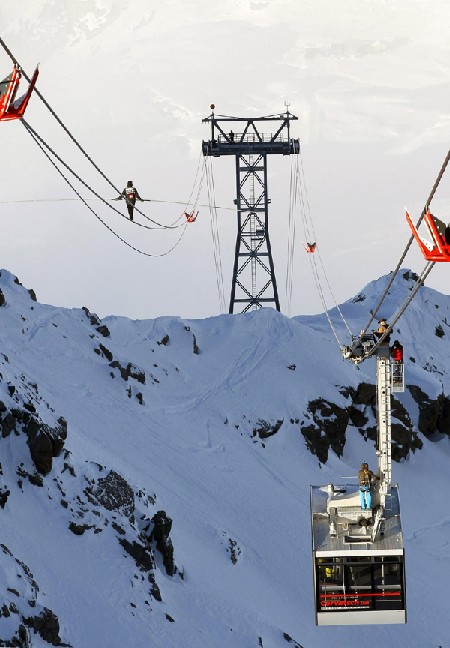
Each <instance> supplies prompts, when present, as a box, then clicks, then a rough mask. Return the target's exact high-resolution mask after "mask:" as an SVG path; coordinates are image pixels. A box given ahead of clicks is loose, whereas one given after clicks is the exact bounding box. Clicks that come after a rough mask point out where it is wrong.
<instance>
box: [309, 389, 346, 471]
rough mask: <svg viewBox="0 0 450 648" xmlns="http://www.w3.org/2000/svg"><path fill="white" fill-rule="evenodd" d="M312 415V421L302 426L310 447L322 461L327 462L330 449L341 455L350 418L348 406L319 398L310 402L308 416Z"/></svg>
mask: <svg viewBox="0 0 450 648" xmlns="http://www.w3.org/2000/svg"><path fill="white" fill-rule="evenodd" d="M311 417H312V419H313V422H312V423H310V424H309V425H304V422H302V424H301V426H300V430H301V433H302V434H303V436H304V438H305V440H306V446H307V447H308V449H309V450H310V451H311V452H312V454H314V455H316V456H317V458H318V459H319V461H320V462H321V463H326V461H327V459H328V451H329V450H330V449H331V450H333V451H334V452H335V453H336V454H337V456H338V457H341V456H342V453H343V450H344V445H345V434H346V429H347V425H348V422H349V418H350V413H349V410H348V408H343V407H340V406H339V405H336V404H335V403H331V402H330V401H328V400H325V399H324V398H317V399H316V400H313V401H311V402H310V403H309V404H308V418H311Z"/></svg>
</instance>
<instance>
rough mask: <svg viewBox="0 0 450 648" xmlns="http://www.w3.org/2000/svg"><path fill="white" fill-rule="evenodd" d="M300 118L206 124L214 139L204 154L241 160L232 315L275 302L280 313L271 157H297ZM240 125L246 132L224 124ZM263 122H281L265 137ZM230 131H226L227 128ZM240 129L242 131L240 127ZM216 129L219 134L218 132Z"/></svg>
mask: <svg viewBox="0 0 450 648" xmlns="http://www.w3.org/2000/svg"><path fill="white" fill-rule="evenodd" d="M296 119H297V117H295V116H294V115H291V114H290V113H289V112H286V113H284V114H282V115H272V116H269V117H258V118H244V117H224V116H219V117H216V116H215V115H214V113H212V114H211V115H210V117H207V118H206V119H204V120H203V122H204V123H205V122H210V123H211V139H210V140H208V141H204V142H203V155H205V156H213V157H220V156H222V155H234V156H235V158H236V200H235V204H236V208H237V219H238V231H237V238H236V249H235V257H234V268H233V278H232V283H231V297H230V306H229V312H230V313H234V309H235V304H240V305H242V307H243V308H242V312H244V313H245V312H247V311H248V310H251V309H257V308H262V306H263V305H270V304H273V305H274V307H275V308H276V309H277V310H278V311H279V310H280V301H279V298H278V290H277V282H276V278H275V269H274V264H273V258H272V250H271V245H270V238H269V203H270V200H269V197H268V192H267V155H269V154H278V155H291V154H292V153H295V154H298V153H299V150H300V144H299V140H298V139H297V140H293V139H291V138H290V133H289V126H290V121H291V120H296ZM223 122H232V124H231V125H232V126H233V123H235V125H234V127H235V128H240V127H243V128H242V132H239V133H234V132H233V131H232V130H231V131H230V132H229V133H228V134H227V133H226V132H225V130H228V127H225V125H224V126H223V127H222V126H221V123H223ZM260 122H278V124H277V126H276V129H275V132H274V133H270V134H267V133H261V132H260V131H259V129H258V125H259V123H260ZM224 129H225V130H224ZM240 130H241V128H240ZM216 131H217V132H216Z"/></svg>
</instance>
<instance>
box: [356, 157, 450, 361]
mask: <svg viewBox="0 0 450 648" xmlns="http://www.w3.org/2000/svg"><path fill="white" fill-rule="evenodd" d="M449 161H450V150H449V151H448V153H447V155H446V157H445V160H444V162H443V164H442V167H441V170H440V171H439V173H438V176H437V178H436V181H435V183H434V185H433V188H432V190H431V193H430V195H429V196H428V200H427V202H426V203H425V207H424V208H423V209H422V213H421V214H420V218H419V220H418V221H417V224H416V229H418V227H419V225H420V224H421V222H422V220H423V217H424V216H425V214H426V213H427V211H428V209H429V208H430V203H431V201H432V200H433V198H434V194H435V193H436V191H437V188H438V186H439V183H440V181H441V180H442V176H443V175H444V172H445V170H446V168H447V165H448V163H449ZM413 240H414V235H412V236H411V237H410V239H409V241H408V243H407V245H406V248H405V250H404V252H403V254H402V256H401V258H400V261H399V262H398V264H397V267H396V268H395V270H394V272H393V274H392V277H391V278H390V280H389V283H388V285H387V286H386V289H385V291H384V293H383V295H382V296H381V299H380V301H379V302H378V305H377V307H376V308H375V310H374V311H373V313H372V316H371V318H370V320H369V323H368V324H367V326H366V328H365V329H364V330H363V331H361V333H360V334H359V337H358V339H357V340H356V342H355V343H354V344H353V346H352V348H351V350H352V351H354V349H355V348H356V347H357V346H358V344H359V343H360V342H361V338H362V337H363V335H365V334H366V333H367V330H368V328H369V326H370V325H371V324H372V322H373V320H374V319H375V317H376V315H377V313H378V311H379V310H380V308H381V305H382V303H383V301H384V299H385V297H386V295H387V294H388V292H389V288H390V287H391V286H392V283H393V281H394V279H395V277H396V275H397V273H398V271H399V270H400V267H401V265H402V263H403V261H404V260H405V257H406V255H407V253H408V251H409V248H410V247H411V244H412V242H413ZM433 265H434V264H433ZM431 267H433V266H431ZM430 270H431V268H430ZM427 276H428V274H427Z"/></svg>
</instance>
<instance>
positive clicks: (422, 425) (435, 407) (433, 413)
mask: <svg viewBox="0 0 450 648" xmlns="http://www.w3.org/2000/svg"><path fill="white" fill-rule="evenodd" d="M407 388H408V389H409V391H410V393H411V396H412V397H413V398H414V400H415V401H416V403H417V404H418V406H419V422H418V425H417V427H418V428H419V431H420V432H422V434H424V435H425V436H431V435H432V434H434V433H435V432H436V430H437V429H438V428H439V415H440V410H441V405H442V404H443V402H444V396H443V395H440V396H439V397H438V398H436V399H432V398H430V397H429V396H428V394H426V393H425V392H424V391H422V389H420V387H418V386H417V385H407Z"/></svg>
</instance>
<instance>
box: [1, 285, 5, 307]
mask: <svg viewBox="0 0 450 648" xmlns="http://www.w3.org/2000/svg"><path fill="white" fill-rule="evenodd" d="M5 304H6V299H5V295H4V294H3V291H2V290H1V288H0V306H4V305H5Z"/></svg>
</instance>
